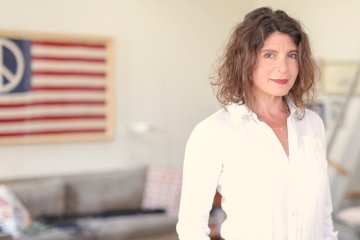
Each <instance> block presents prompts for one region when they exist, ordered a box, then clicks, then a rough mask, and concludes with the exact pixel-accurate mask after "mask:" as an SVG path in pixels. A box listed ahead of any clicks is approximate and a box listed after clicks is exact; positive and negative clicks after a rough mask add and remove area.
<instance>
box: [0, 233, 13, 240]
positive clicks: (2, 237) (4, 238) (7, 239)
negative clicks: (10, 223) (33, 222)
mask: <svg viewBox="0 0 360 240" xmlns="http://www.w3.org/2000/svg"><path fill="white" fill-rule="evenodd" d="M0 240H13V238H12V236H11V235H7V234H0Z"/></svg>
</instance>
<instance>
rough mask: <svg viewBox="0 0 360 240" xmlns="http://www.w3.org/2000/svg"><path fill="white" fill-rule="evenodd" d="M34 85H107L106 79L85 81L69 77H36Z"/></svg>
mask: <svg viewBox="0 0 360 240" xmlns="http://www.w3.org/2000/svg"><path fill="white" fill-rule="evenodd" d="M31 85H32V86H33V87H38V86H44V85H46V86H81V87H106V82H105V81H83V80H81V79H80V80H79V79H76V78H74V79H69V80H67V81H63V79H59V78H57V79H53V80H49V79H47V78H39V79H38V78H37V79H36V80H35V79H34V80H33V81H32V83H31Z"/></svg>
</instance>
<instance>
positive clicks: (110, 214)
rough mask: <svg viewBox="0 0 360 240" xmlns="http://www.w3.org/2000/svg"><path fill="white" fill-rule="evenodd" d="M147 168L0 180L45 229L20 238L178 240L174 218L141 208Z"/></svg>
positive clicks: (34, 239) (42, 239) (38, 239)
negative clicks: (43, 223) (42, 223)
mask: <svg viewBox="0 0 360 240" xmlns="http://www.w3.org/2000/svg"><path fill="white" fill-rule="evenodd" d="M145 181H146V168H145V167H142V168H136V169H127V170H121V171H116V172H107V173H96V174H82V175H71V176H56V177H46V178H38V179H26V180H17V181H0V184H5V185H7V186H8V187H9V188H10V189H11V190H12V191H13V192H14V193H15V194H16V196H17V197H18V198H19V199H20V200H21V201H22V202H23V204H24V205H25V207H26V208H27V209H28V211H29V212H30V214H31V216H32V218H34V219H38V220H41V221H42V222H44V221H45V223H46V224H47V225H44V226H46V227H45V228H43V229H41V230H38V231H35V232H36V233H34V231H32V232H30V233H29V232H28V233H27V234H22V236H21V237H20V238H19V239H20V240H130V239H131V240H150V239H151V240H176V239H178V238H177V235H176V232H175V225H176V221H177V218H176V217H175V216H169V215H167V214H166V213H164V212H162V211H144V209H141V202H142V198H143V193H144V188H145Z"/></svg>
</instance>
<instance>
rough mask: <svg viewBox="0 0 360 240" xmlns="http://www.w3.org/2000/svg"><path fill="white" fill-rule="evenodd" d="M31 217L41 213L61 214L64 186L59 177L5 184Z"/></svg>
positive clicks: (63, 205) (63, 202)
mask: <svg viewBox="0 0 360 240" xmlns="http://www.w3.org/2000/svg"><path fill="white" fill-rule="evenodd" d="M7 186H8V187H9V188H10V189H11V190H12V191H13V192H14V193H15V194H16V196H17V197H18V198H19V199H20V200H21V202H22V203H23V204H24V205H25V207H26V208H27V209H28V211H29V212H30V215H31V216H32V217H33V218H36V217H39V216H41V215H45V214H46V215H58V216H59V215H63V214H64V210H65V188H64V183H63V182H62V180H61V179H60V178H46V179H38V180H29V181H20V182H13V183H9V184H7Z"/></svg>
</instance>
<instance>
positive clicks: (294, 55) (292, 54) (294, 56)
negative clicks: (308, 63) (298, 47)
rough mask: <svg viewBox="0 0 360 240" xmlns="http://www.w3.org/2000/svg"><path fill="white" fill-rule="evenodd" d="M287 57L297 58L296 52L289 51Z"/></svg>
mask: <svg viewBox="0 0 360 240" xmlns="http://www.w3.org/2000/svg"><path fill="white" fill-rule="evenodd" d="M289 57H290V58H292V59H297V54H296V53H290V54H289Z"/></svg>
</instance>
